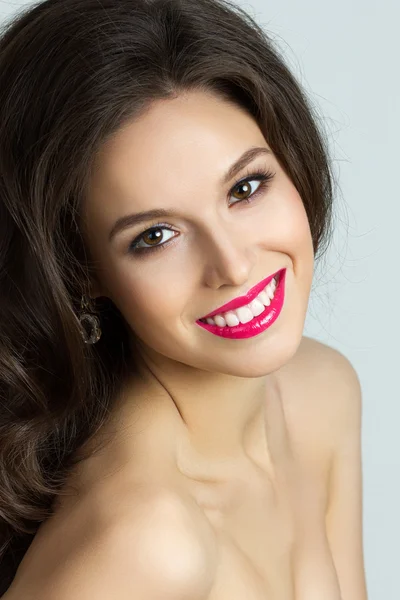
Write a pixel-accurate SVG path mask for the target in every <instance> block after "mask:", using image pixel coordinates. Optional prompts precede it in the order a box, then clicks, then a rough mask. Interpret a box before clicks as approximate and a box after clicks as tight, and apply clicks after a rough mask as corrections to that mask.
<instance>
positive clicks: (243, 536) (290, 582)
mask: <svg viewBox="0 0 400 600" xmlns="http://www.w3.org/2000/svg"><path fill="white" fill-rule="evenodd" d="M340 372H342V373H343V379H344V380H345V379H346V377H347V379H348V373H349V364H348V363H347V361H346V359H345V358H344V357H343V356H342V355H340V354H339V353H337V352H336V351H334V350H333V349H331V348H329V347H328V346H324V345H322V344H320V343H319V342H316V341H314V340H311V339H310V338H302V342H301V344H300V347H299V350H298V352H297V353H296V355H295V356H294V357H293V359H292V360H291V361H290V362H289V363H288V364H286V365H285V366H284V367H282V368H281V369H280V370H279V372H277V373H276V385H277V387H276V397H275V398H274V399H272V401H271V402H270V406H269V411H268V414H269V418H270V425H271V427H272V428H273V429H274V431H275V434H276V435H275V438H274V440H272V441H271V448H273V451H272V453H273V458H274V471H273V476H271V470H270V468H269V463H268V461H265V456H264V464H262V462H259V461H257V462H255V461H253V460H250V459H249V458H245V457H243V464H242V468H241V469H239V467H238V465H236V466H235V467H234V469H231V468H230V465H229V464H225V465H224V466H223V465H220V468H218V467H213V469H212V470H211V469H210V466H209V463H208V462H206V461H204V460H202V458H201V457H200V456H198V455H196V456H194V455H189V456H186V455H183V450H184V449H185V450H187V449H188V447H187V445H186V443H185V442H186V439H185V435H184V430H183V429H182V427H181V425H182V423H181V420H180V417H179V416H178V414H177V412H176V409H175V407H174V405H173V403H172V402H171V401H168V399H167V398H166V397H165V395H164V394H163V393H159V394H158V395H157V391H156V390H157V386H155V388H154V387H151V388H150V387H148V388H147V391H145V387H142V388H140V386H141V385H143V384H137V387H136V391H138V392H139V391H141V394H142V397H143V399H146V398H147V399H148V397H150V396H151V398H152V401H153V402H154V404H153V406H154V408H155V410H153V409H150V405H148V406H147V407H146V405H145V404H143V405H141V408H142V410H141V411H139V413H138V414H139V415H140V416H138V419H137V421H136V423H135V426H134V430H133V431H129V436H128V437H123V436H120V435H119V436H117V437H118V439H117V438H116V437H113V438H112V439H113V442H112V444H111V445H107V446H106V447H105V448H106V451H101V452H100V453H99V454H98V455H97V456H95V455H94V456H93V457H92V458H90V459H89V460H88V461H85V462H84V463H81V465H80V466H79V468H78V470H77V472H76V473H74V474H72V475H71V478H70V480H69V482H68V485H67V486H66V489H65V490H64V491H66V492H67V493H68V494H69V495H67V496H65V497H64V498H63V499H62V501H61V502H60V504H59V506H58V508H57V509H56V511H55V515H54V516H53V517H52V518H51V519H49V520H48V521H47V522H45V523H44V524H43V525H42V526H41V528H40V529H39V532H38V534H37V535H36V537H35V539H34V541H33V543H32V545H31V547H30V549H29V550H28V552H27V554H26V555H25V558H24V560H23V562H22V563H21V565H20V569H19V571H18V573H17V577H16V578H15V580H14V583H13V586H12V587H11V588H10V590H9V592H8V593H6V595H5V596H4V598H5V599H6V600H20V599H22V598H24V599H25V600H30V599H32V600H33V599H36V598H41V599H43V600H50V599H51V598H54V597H55V596H54V590H57V598H60V600H70V599H72V598H76V599H77V600H86V598H87V599H89V597H90V594H91V593H94V592H95V595H96V597H97V598H100V599H103V598H104V599H105V598H107V597H110V593H112V597H114V598H118V600H119V599H120V598H121V600H123V599H124V598H133V597H135V598H137V597H141V596H138V595H135V594H132V593H130V594H129V591H127V590H129V585H127V580H126V575H125V576H124V577H122V578H121V568H120V564H121V562H122V563H123V565H124V567H126V568H127V569H128V572H129V557H130V556H131V555H132V554H131V553H130V552H129V549H130V547H129V545H128V546H127V539H129V534H130V533H134V534H137V531H138V530H137V529H136V528H135V526H133V525H132V524H133V523H135V518H132V517H134V515H135V506H140V507H141V509H142V511H143V507H144V508H145V510H144V511H143V512H142V517H141V518H145V517H144V516H143V515H146V514H148V515H149V517H150V516H151V519H152V523H153V526H152V529H151V531H152V538H151V544H152V545H153V547H158V546H159V545H160V542H162V541H163V540H164V539H165V538H164V535H167V542H166V546H167V547H168V543H169V542H172V543H171V553H172V554H171V557H170V558H171V560H170V561H169V562H168V565H170V564H171V562H172V563H173V562H174V561H175V562H176V563H177V564H179V565H181V564H182V556H181V554H182V553H181V550H183V548H185V549H186V556H190V559H187V558H186V560H187V561H188V562H190V563H191V564H193V568H192V569H188V571H189V572H190V573H191V577H192V582H193V584H192V587H190V588H189V589H191V590H192V591H193V595H189V594H188V595H187V596H186V597H187V598H188V600H189V599H190V598H192V597H193V598H204V600H228V599H229V600H243V599H244V598H246V600H247V599H249V600H264V599H268V600H314V599H315V600H317V599H319V598H324V600H325V599H326V600H342V599H343V600H347V599H349V600H350V599H353V600H365V599H366V598H367V595H366V589H365V579H364V570H363V560H362V553H361V554H360V555H359V556H358V559H359V560H358V562H357V560H356V561H355V560H354V555H355V554H356V553H357V552H358V548H357V543H358V542H359V540H358V539H357V531H358V536H359V537H360V534H361V530H360V524H359V523H358V524H357V522H354V523H353V526H354V527H353V530H352V531H351V532H347V531H343V530H342V528H341V525H342V524H344V523H345V521H344V519H345V517H346V515H345V514H342V515H341V514H340V513H339V512H337V513H336V514H334V512H333V511H332V512H333V514H334V516H333V517H331V521H330V520H329V519H330V513H329V507H330V506H331V504H332V500H333V498H334V497H335V492H336V491H337V490H335V489H333V488H332V484H330V477H331V470H332V462H333V460H334V455H335V446H336V445H337V443H338V440H339V439H340V429H341V425H340V424H341V423H342V420H343V419H346V420H348V414H347V413H349V411H348V407H347V408H344V403H345V401H346V402H348V400H349V398H344V400H343V402H340V401H339V402H337V397H335V392H337V391H340V386H341V385H342V384H341V383H340V382H339V384H337V385H335V384H333V385H332V383H333V382H332V379H331V377H332V376H333V375H336V376H337V374H338V373H340ZM330 381H331V385H329V382H330ZM342 391H344V389H343V390H342ZM147 392H148V393H147ZM350 393H351V392H350ZM335 401H336V404H337V406H336V407H335V404H334V402H335ZM341 412H342V413H344V414H342V415H340V413H341ZM350 413H351V411H350ZM110 431H112V432H114V431H115V422H113V424H112V426H111V424H110V426H108V432H107V434H109V433H110ZM104 433H106V432H104ZM127 433H128V432H127ZM354 435H355V440H354V441H355V445H357V443H358V442H357V437H358V436H357V431H355V432H354ZM358 435H359V431H358ZM131 436H132V439H135V446H134V455H133V456H132V455H131V451H132V448H131V444H132V442H131V441H129V440H130V439H131ZM259 458H261V460H262V457H259ZM350 458H351V457H348V460H350ZM358 461H359V458H357V465H358V468H359V462H358ZM357 465H356V468H357ZM189 471H190V473H189ZM347 483H348V484H353V487H355V488H356V489H355V492H357V479H356V478H354V480H353V481H348V482H347ZM355 492H354V493H355ZM359 493H360V490H358V494H359ZM356 501H357V502H360V498H359V495H358V496H357V497H356ZM357 508H358V510H359V511H360V514H361V505H360V504H359V506H358V507H357ZM341 519H342V522H341ZM166 523H170V527H169V528H168V527H167V529H166V528H165V524H166ZM357 526H358V529H357ZM132 530H133V531H132ZM115 532H116V533H115ZM166 532H167V533H166ZM335 534H336V538H337V537H338V535H339V538H340V536H342V538H343V543H344V544H345V545H346V548H347V552H348V554H347V555H346V556H339V555H338V550H337V548H338V547H339V546H338V542H337V539H336V540H335V539H334V535H335ZM138 539H140V541H141V543H142V548H141V550H142V551H143V552H144V553H145V548H146V545H145V542H143V539H142V538H139V537H138ZM360 539H361V537H360ZM175 540H179V543H175ZM182 540H185V541H186V547H185V544H183V543H182ZM193 540H196V542H197V544H198V546H199V548H200V556H199V551H198V550H196V552H192V551H191V548H192V545H193ZM61 542H62V543H61ZM187 548H189V551H188V550H187ZM150 555H151V554H150ZM115 556H117V557H118V558H117V563H115V560H116V559H115ZM184 556H185V555H184ZM349 559H350V560H352V559H353V560H352V562H351V563H350V564H347V573H346V571H345V569H346V561H347V562H348V561H349ZM153 567H154V569H155V570H156V571H155V573H154V577H157V574H158V573H159V576H160V578H162V569H160V568H159V567H156V566H155V565H153ZM131 568H132V569H134V568H135V565H134V564H132V565H131ZM186 568H187V566H186ZM102 569H104V570H105V572H107V573H108V575H107V576H106V577H104V578H103V577H99V573H100V572H102V571H101V570H102ZM131 577H132V578H133V577H134V573H133V572H131ZM96 580H98V581H99V587H97V586H96V585H95V583H94V582H95V581H96ZM340 587H342V588H343V590H342V595H341V592H340ZM132 589H133V588H132ZM135 591H136V592H137V591H138V590H136V588H135ZM102 592H103V593H105V592H106V593H105V595H104V596H103V595H102ZM350 593H351V595H350ZM107 594H108V595H107ZM154 597H156V596H154ZM159 597H160V598H161V597H162V595H161V596H159ZM165 597H167V596H166V595H165ZM171 597H173V596H171ZM177 597H179V596H177ZM143 598H146V596H145V595H143Z"/></svg>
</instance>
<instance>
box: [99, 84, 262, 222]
mask: <svg viewBox="0 0 400 600" xmlns="http://www.w3.org/2000/svg"><path fill="white" fill-rule="evenodd" d="M251 145H264V146H267V143H266V141H265V139H264V136H263V135H262V133H261V131H260V129H259V127H258V125H257V123H256V121H255V120H254V119H253V118H252V116H251V115H249V114H248V113H247V112H246V111H245V110H244V109H243V108H241V107H239V106H236V105H234V104H233V103H231V102H228V101H226V100H223V99H220V98H218V97H216V96H214V95H212V94H211V93H205V92H191V93H186V94H184V95H180V96H178V97H176V98H173V99H168V100H159V101H155V102H154V103H153V104H151V105H150V107H149V108H148V110H147V111H146V112H145V113H143V114H142V115H141V116H140V117H139V118H137V119H135V120H133V121H131V122H128V123H127V124H126V125H125V126H124V127H123V128H121V129H120V130H119V131H118V132H117V133H116V134H115V135H114V136H113V137H112V138H111V139H109V140H108V141H107V142H106V143H105V144H104V145H103V146H102V148H101V149H100V151H99V152H98V154H97V156H96V158H95V161H94V169H93V172H92V177H91V182H90V190H89V194H88V199H87V209H88V210H89V211H90V210H91V208H93V207H96V208H97V207H98V206H99V203H100V204H101V210H102V211H103V212H104V211H106V212H109V213H110V214H109V215H108V219H107V220H109V219H112V218H115V217H118V216H120V215H121V213H123V212H128V211H129V210H132V208H134V209H136V210H144V209H146V208H148V207H149V206H148V205H149V201H151V200H152V199H154V202H155V204H156V205H160V204H161V205H162V204H165V203H166V202H173V197H175V198H179V201H180V200H181V199H183V198H185V197H187V195H188V194H192V196H193V194H194V190H196V189H199V188H202V189H204V190H205V189H206V187H205V186H208V185H209V186H210V188H207V190H211V189H214V191H217V189H216V187H217V185H218V182H219V181H220V179H221V177H222V176H223V174H224V173H225V172H226V171H227V170H228V169H229V167H230V165H231V164H232V163H233V162H234V161H235V160H236V159H237V158H238V157H239V156H240V155H241V154H242V153H243V152H244V151H245V150H247V149H248V148H249V146H251ZM175 204H176V200H175Z"/></svg>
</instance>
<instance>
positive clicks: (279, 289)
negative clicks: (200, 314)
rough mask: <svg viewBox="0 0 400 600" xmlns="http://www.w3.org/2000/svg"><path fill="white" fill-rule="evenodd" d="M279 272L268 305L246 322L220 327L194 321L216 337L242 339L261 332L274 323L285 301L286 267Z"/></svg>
mask: <svg viewBox="0 0 400 600" xmlns="http://www.w3.org/2000/svg"><path fill="white" fill-rule="evenodd" d="M279 273H280V276H279V280H278V285H277V286H276V289H275V293H274V297H273V299H272V300H271V303H270V305H269V306H266V307H265V309H264V311H263V312H262V313H261V314H260V315H258V317H255V318H254V319H251V321H249V322H248V323H239V325H235V326H233V327H228V326H227V325H225V326H224V327H220V326H219V325H209V324H208V323H206V322H203V321H200V320H199V321H196V323H197V324H198V325H199V326H200V327H202V328H203V329H205V330H206V331H209V332H210V333H212V334H214V335H216V336H218V337H222V338H228V339H231V340H235V339H236V340H243V339H246V338H252V337H254V336H256V335H259V334H260V333H263V332H264V331H265V330H266V329H268V328H269V327H271V325H273V324H274V323H275V321H276V320H277V318H278V317H279V315H280V313H281V311H282V308H283V304H284V301H285V287H286V286H285V283H286V269H283V270H282V271H280V272H279ZM270 279H271V278H268V279H267V280H266V281H268V280H270ZM262 283H263V282H262ZM257 287H259V286H257ZM253 289H254V288H253ZM251 291H252V290H251Z"/></svg>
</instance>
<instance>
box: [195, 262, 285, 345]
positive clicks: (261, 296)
mask: <svg viewBox="0 0 400 600" xmlns="http://www.w3.org/2000/svg"><path fill="white" fill-rule="evenodd" d="M285 279H286V268H285V269H281V270H280V271H278V272H277V273H275V274H274V275H270V276H269V277H267V278H266V279H263V280H262V281H261V282H260V283H258V284H257V285H256V286H254V287H253V288H252V289H251V290H250V291H249V292H248V293H247V294H246V295H245V296H240V297H238V298H235V299H234V300H232V301H231V302H228V303H227V304H224V305H223V306H221V307H220V308H218V309H215V310H214V311H212V312H211V313H209V314H208V315H206V316H205V317H202V318H201V319H198V320H197V321H196V323H197V324H198V325H199V326H200V327H202V328H203V329H205V330H206V331H209V332H210V333H212V334H214V335H217V336H219V337H225V338H229V339H245V338H250V337H254V336H256V335H259V334H260V333H262V332H263V331H265V330H266V329H268V327H271V325H272V324H273V323H274V322H275V321H276V319H277V318H278V317H279V315H280V313H281V310H282V307H283V303H284V299H285Z"/></svg>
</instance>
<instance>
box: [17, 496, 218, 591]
mask: <svg viewBox="0 0 400 600" xmlns="http://www.w3.org/2000/svg"><path fill="white" fill-rule="evenodd" d="M209 560H210V559H209V556H207V555H206V553H205V552H204V547H203V545H202V544H201V543H200V541H199V536H198V535H197V532H196V529H195V527H194V526H193V520H192V519H191V517H190V513H189V511H188V510H187V509H186V508H185V505H184V503H183V502H182V501H181V500H180V498H179V496H177V494H175V493H174V492H173V491H171V492H170V491H168V490H165V489H164V490H162V491H160V490H155V489H154V488H152V487H151V486H147V484H145V485H141V486H139V487H138V492H137V494H133V495H132V503H131V506H130V507H129V509H128V508H126V507H124V509H123V510H120V509H119V508H118V507H116V510H115V517H114V518H112V519H110V521H109V522H108V523H103V524H102V527H97V528H96V530H93V531H92V532H91V533H90V535H84V536H82V538H81V539H79V540H77V543H76V544H74V547H73V548H72V549H71V551H70V552H69V554H68V556H67V557H66V560H64V561H63V564H62V565H60V569H59V570H58V572H56V573H54V576H52V577H51V578H49V579H48V580H47V581H46V582H42V584H41V586H40V598H41V600H54V598H55V595H54V590H57V594H56V597H57V600H92V599H93V598H96V600H109V599H110V598H115V599H116V600H132V598H141V599H143V600H146V599H149V600H150V599H151V600H153V599H154V600H156V599H158V598H159V599H160V600H161V599H163V600H204V599H205V598H207V594H208V591H209V588H210V587H211V585H212V575H213V574H212V571H211V570H210V568H209ZM208 574H209V578H208V579H207V575H208ZM35 591H36V590H35ZM22 598H24V600H28V598H29V599H30V598H32V600H34V599H35V600H37V599H38V598H39V595H38V596H32V597H31V596H29V595H28V596H27V595H26V594H25V595H24V594H23V595H19V596H18V595H15V597H14V596H11V597H10V600H22Z"/></svg>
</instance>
